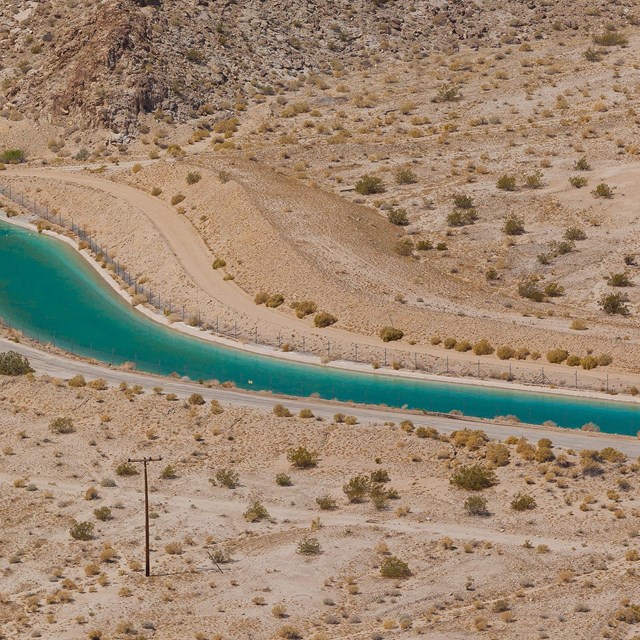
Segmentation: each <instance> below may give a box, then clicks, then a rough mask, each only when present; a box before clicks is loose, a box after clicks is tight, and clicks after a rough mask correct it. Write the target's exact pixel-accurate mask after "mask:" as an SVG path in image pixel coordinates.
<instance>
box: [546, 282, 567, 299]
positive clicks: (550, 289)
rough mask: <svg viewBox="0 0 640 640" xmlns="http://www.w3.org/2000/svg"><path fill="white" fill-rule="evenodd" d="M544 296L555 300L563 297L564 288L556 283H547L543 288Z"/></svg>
mask: <svg viewBox="0 0 640 640" xmlns="http://www.w3.org/2000/svg"><path fill="white" fill-rule="evenodd" d="M544 295H545V296H549V297H550V298H557V297H559V296H563V295H564V287H563V286H562V285H559V284H558V283H557V282H549V283H548V284H547V285H546V286H545V288H544Z"/></svg>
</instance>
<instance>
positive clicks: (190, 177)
mask: <svg viewBox="0 0 640 640" xmlns="http://www.w3.org/2000/svg"><path fill="white" fill-rule="evenodd" d="M201 179H202V175H201V174H199V173H198V172H197V171H189V173H187V177H186V181H187V184H196V183H197V182H200V180H201Z"/></svg>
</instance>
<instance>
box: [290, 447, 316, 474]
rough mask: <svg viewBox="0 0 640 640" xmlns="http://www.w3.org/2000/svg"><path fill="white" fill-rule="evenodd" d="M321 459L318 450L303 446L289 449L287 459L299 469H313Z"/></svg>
mask: <svg viewBox="0 0 640 640" xmlns="http://www.w3.org/2000/svg"><path fill="white" fill-rule="evenodd" d="M319 459H320V456H319V454H318V452H317V451H310V450H309V449H307V448H306V447H303V446H299V447H298V448H297V449H289V451H287V460H288V461H289V462H290V463H291V464H292V465H293V466H294V467H296V468H298V469H312V468H313V467H317V466H318V460H319Z"/></svg>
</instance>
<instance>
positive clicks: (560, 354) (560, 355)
mask: <svg viewBox="0 0 640 640" xmlns="http://www.w3.org/2000/svg"><path fill="white" fill-rule="evenodd" d="M568 357H569V352H568V351H566V350H565V349H551V351H547V362H551V363H553V364H560V363H562V362H564V361H565V360H566V359H567V358H568Z"/></svg>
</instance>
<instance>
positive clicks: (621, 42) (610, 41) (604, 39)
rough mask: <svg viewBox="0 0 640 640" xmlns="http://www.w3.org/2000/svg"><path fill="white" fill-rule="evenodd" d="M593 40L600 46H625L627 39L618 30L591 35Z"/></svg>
mask: <svg viewBox="0 0 640 640" xmlns="http://www.w3.org/2000/svg"><path fill="white" fill-rule="evenodd" d="M593 41H594V42H595V43H596V44H599V45H600V46H601V47H625V46H626V45H627V44H628V43H629V40H628V38H627V36H625V35H624V34H623V33H619V32H618V31H604V32H603V33H597V34H595V35H594V36H593Z"/></svg>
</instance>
